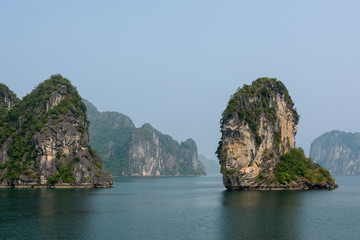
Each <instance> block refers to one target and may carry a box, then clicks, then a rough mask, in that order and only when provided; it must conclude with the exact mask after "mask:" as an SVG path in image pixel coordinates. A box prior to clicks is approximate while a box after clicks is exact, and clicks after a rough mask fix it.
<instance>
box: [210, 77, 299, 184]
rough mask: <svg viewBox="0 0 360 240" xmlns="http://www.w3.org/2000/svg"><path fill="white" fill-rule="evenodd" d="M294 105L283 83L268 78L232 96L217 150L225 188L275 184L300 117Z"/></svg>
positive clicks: (246, 86)
mask: <svg viewBox="0 0 360 240" xmlns="http://www.w3.org/2000/svg"><path fill="white" fill-rule="evenodd" d="M293 105H294V103H293V102H292V100H291V97H290V95H289V93H288V91H287V89H286V88H285V86H284V85H283V83H281V82H280V81H277V80H276V79H269V78H261V79H258V80H256V81H254V82H253V83H252V85H251V86H248V85H245V86H244V87H243V88H242V89H238V91H237V92H236V93H235V94H234V95H233V96H232V97H231V99H230V101H229V103H228V106H227V108H226V109H225V111H224V113H223V118H222V120H221V132H222V138H221V141H220V142H219V147H218V150H217V154H218V158H219V160H220V165H221V172H222V174H223V182H224V185H225V187H226V188H228V189H256V188H268V187H269V183H270V182H271V183H272V184H273V183H275V182H276V173H275V172H276V171H275V170H276V165H277V163H278V162H279V160H280V156H282V155H284V154H286V153H288V152H289V151H290V150H291V149H292V148H294V147H295V134H296V131H297V124H298V121H299V115H298V114H297V112H296V110H295V109H294V108H293ZM269 179H271V181H269ZM265 180H268V182H267V183H265ZM289 184H291V183H290V182H289ZM283 185H284V184H283ZM274 188H275V187H274ZM276 188H281V185H279V186H277V187H276Z"/></svg>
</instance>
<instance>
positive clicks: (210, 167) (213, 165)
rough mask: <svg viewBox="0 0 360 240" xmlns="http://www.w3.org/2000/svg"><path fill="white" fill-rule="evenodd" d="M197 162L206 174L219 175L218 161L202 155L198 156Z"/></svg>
mask: <svg viewBox="0 0 360 240" xmlns="http://www.w3.org/2000/svg"><path fill="white" fill-rule="evenodd" d="M199 160H200V162H202V163H203V164H204V166H205V170H206V174H214V173H218V174H220V164H219V162H218V161H215V160H212V159H208V158H206V157H205V156H204V155H201V154H200V155H199Z"/></svg>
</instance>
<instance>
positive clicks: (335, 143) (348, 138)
mask: <svg viewBox="0 0 360 240" xmlns="http://www.w3.org/2000/svg"><path fill="white" fill-rule="evenodd" d="M310 157H311V158H312V159H313V161H314V162H316V163H319V164H321V165H322V166H324V167H326V168H327V169H329V171H330V172H331V174H334V175H360V133H347V132H343V131H338V130H334V131H331V132H327V133H324V134H323V135H321V136H320V137H318V138H316V139H315V140H314V141H313V142H312V143H311V148H310Z"/></svg>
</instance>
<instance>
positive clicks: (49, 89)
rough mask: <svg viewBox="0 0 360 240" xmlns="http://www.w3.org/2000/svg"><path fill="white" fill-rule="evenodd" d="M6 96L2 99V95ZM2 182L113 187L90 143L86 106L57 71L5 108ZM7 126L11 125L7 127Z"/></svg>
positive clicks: (30, 184) (27, 185) (11, 183)
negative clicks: (56, 73) (21, 98)
mask: <svg viewBox="0 0 360 240" xmlns="http://www.w3.org/2000/svg"><path fill="white" fill-rule="evenodd" d="M1 100H2V99H1ZM2 119H10V121H3V127H4V128H3V129H2V130H1V131H2V136H5V137H3V138H1V142H0V144H1V154H0V164H1V168H0V177H1V181H0V183H1V185H2V186H10V187H110V186H111V185H112V184H113V180H112V178H111V176H109V175H108V174H107V173H105V172H104V171H103V170H102V162H101V159H100V158H99V156H98V154H97V153H96V152H95V151H94V150H93V149H91V147H89V135H88V122H87V119H86V107H85V105H84V104H83V102H82V101H81V98H80V96H79V94H78V93H77V91H76V88H74V87H73V86H72V85H71V83H70V81H68V80H67V79H65V78H63V77H62V76H61V75H54V76H52V77H51V78H50V79H49V80H46V81H44V82H43V83H41V84H40V85H39V86H38V87H37V88H36V89H34V90H33V91H32V92H31V93H30V94H28V95H27V96H25V97H24V99H23V100H22V101H18V102H17V103H15V104H14V105H13V106H12V108H11V109H9V110H8V111H6V112H3V114H2ZM4 129H8V130H4Z"/></svg>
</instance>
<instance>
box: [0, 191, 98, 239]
mask: <svg viewBox="0 0 360 240" xmlns="http://www.w3.org/2000/svg"><path fill="white" fill-rule="evenodd" d="M84 191H85V192H84ZM86 191H87V192H89V193H90V192H91V190H89V189H12V190H8V189H7V190H2V191H1V192H0V196H1V197H0V203H1V206H0V212H1V213H2V214H1V216H0V224H1V225H2V227H0V229H1V232H2V236H1V238H4V239H7V238H20V239H23V238H27V239H39V238H40V239H51V238H53V237H54V238H58V237H60V236H61V238H84V237H85V236H84V233H85V234H86V232H87V231H86V229H87V228H88V219H89V216H90V215H91V214H92V211H91V209H92V208H91V207H89V205H91V198H90V197H87V195H88V194H87V192H86ZM2 223H4V224H2ZM5 223H6V224H5ZM14 230H16V231H14ZM84 230H85V231H84Z"/></svg>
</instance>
